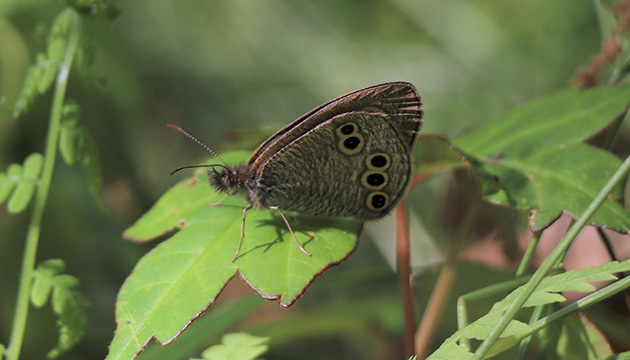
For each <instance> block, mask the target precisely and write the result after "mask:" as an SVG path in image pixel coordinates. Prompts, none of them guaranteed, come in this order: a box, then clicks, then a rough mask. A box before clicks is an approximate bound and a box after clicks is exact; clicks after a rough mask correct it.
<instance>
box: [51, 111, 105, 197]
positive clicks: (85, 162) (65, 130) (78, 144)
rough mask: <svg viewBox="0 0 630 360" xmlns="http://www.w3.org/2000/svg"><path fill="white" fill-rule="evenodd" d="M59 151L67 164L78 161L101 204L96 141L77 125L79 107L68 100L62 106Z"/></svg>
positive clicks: (100, 173) (101, 178) (101, 180)
mask: <svg viewBox="0 0 630 360" xmlns="http://www.w3.org/2000/svg"><path fill="white" fill-rule="evenodd" d="M62 116H63V118H62V120H61V133H60V137H59V151H60V152H61V155H62V157H63V159H64V161H65V162H66V164H68V165H72V164H74V163H75V162H77V161H79V162H80V163H81V166H82V167H83V171H84V172H85V174H86V175H87V178H88V182H89V189H90V193H91V194H92V196H94V199H95V200H96V201H97V202H98V203H99V205H102V200H103V199H102V191H103V177H102V170H101V161H100V156H99V153H98V149H97V147H96V142H95V141H94V139H93V138H92V137H91V136H90V135H89V134H88V132H87V131H86V130H85V129H84V128H83V127H81V126H79V118H80V116H81V108H80V107H79V105H78V104H77V103H76V102H75V101H73V100H68V101H67V102H66V104H65V105H64V107H63V112H62Z"/></svg>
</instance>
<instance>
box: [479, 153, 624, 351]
mask: <svg viewBox="0 0 630 360" xmlns="http://www.w3.org/2000/svg"><path fill="white" fill-rule="evenodd" d="M629 170H630V156H629V157H627V158H626V160H625V161H624V162H623V163H622V164H621V166H620V167H619V169H617V171H616V172H615V173H614V174H613V176H612V177H611V178H610V180H608V183H606V185H605V186H604V187H603V188H602V190H601V191H600V192H599V194H597V196H596V197H595V199H593V201H592V202H591V203H590V204H589V206H588V207H587V208H586V210H585V211H584V212H583V213H582V215H581V216H580V217H579V218H578V219H577V221H575V223H574V224H573V225H572V226H571V228H569V231H567V233H566V234H565V235H564V237H563V238H562V240H560V242H559V243H558V245H556V247H555V248H554V249H553V250H552V251H551V253H549V256H547V258H546V259H545V261H543V263H542V264H541V265H540V267H539V268H538V270H536V272H535V273H534V275H532V278H531V279H530V281H529V282H527V284H525V286H524V287H523V290H522V291H521V292H520V293H519V294H518V296H517V297H516V298H515V299H514V302H513V303H512V304H510V306H509V307H508V308H507V309H506V310H505V313H504V314H503V316H502V317H501V319H499V321H498V322H497V324H496V325H495V326H494V328H493V329H492V331H490V334H489V335H488V337H487V338H486V339H485V340H484V341H483V343H481V345H480V346H479V348H478V349H477V351H476V352H475V354H474V356H473V358H472V359H475V360H480V359H482V358H484V356H485V355H486V354H487V353H488V351H490V349H491V348H492V346H493V345H494V343H495V342H496V341H497V339H498V338H499V336H500V335H501V333H502V332H503V330H505V328H506V327H507V326H508V324H509V323H510V321H511V320H512V319H513V318H514V316H515V315H516V313H517V312H518V311H519V310H520V309H521V307H522V306H523V304H524V303H525V301H526V300H527V298H528V297H529V296H530V295H531V293H532V292H533V291H534V289H535V288H536V286H538V284H540V282H541V281H542V280H543V279H544V278H545V276H547V273H549V271H550V270H551V268H552V267H554V266H555V264H556V263H557V262H558V260H559V259H560V258H561V257H562V256H563V255H564V253H565V252H566V250H567V249H568V248H569V246H570V245H571V244H572V243H573V240H574V239H575V237H576V236H577V235H578V233H579V232H580V231H581V230H582V228H583V227H584V226H585V225H586V223H587V221H588V220H589V219H590V218H591V216H592V215H593V214H594V213H595V211H596V210H597V209H598V208H599V206H600V205H601V204H602V203H603V202H604V200H606V198H607V196H608V194H609V193H610V192H611V191H612V190H613V188H614V187H615V186H616V185H617V184H618V183H619V182H620V181H621V180H622V179H624V176H625V174H627V173H628V171H629Z"/></svg>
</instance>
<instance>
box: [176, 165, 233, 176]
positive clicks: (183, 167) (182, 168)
mask: <svg viewBox="0 0 630 360" xmlns="http://www.w3.org/2000/svg"><path fill="white" fill-rule="evenodd" d="M215 166H222V167H224V168H226V169H227V166H225V165H223V164H204V165H186V166H182V167H178V168H177V169H175V170H173V171H171V173H170V174H169V175H173V174H175V173H176V172H178V171H180V170H184V169H192V168H200V167H211V168H214V167H215Z"/></svg>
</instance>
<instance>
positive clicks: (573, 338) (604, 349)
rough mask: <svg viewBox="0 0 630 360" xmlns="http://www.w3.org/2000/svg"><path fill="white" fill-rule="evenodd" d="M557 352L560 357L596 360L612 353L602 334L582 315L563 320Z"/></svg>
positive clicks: (572, 359) (576, 359)
mask: <svg viewBox="0 0 630 360" xmlns="http://www.w3.org/2000/svg"><path fill="white" fill-rule="evenodd" d="M562 325H563V326H562V330H561V333H560V338H559V339H558V349H557V353H558V356H559V357H560V358H561V359H571V360H596V359H601V358H603V357H605V356H610V355H614V353H613V351H612V350H611V348H610V345H609V344H608V341H607V340H606V338H605V337H604V335H603V334H602V333H601V332H600V331H599V329H597V328H596V327H595V325H593V323H591V322H590V321H588V319H587V318H585V317H584V316H580V317H569V318H566V319H565V320H564V321H563V324H562Z"/></svg>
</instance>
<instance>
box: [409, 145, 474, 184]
mask: <svg viewBox="0 0 630 360" xmlns="http://www.w3.org/2000/svg"><path fill="white" fill-rule="evenodd" d="M414 162H415V163H416V166H415V173H416V174H419V175H423V176H428V175H430V174H433V173H436V172H441V171H445V170H448V169H453V168H460V167H465V166H467V162H466V160H465V157H464V156H463V155H462V154H460V153H459V152H458V151H457V149H455V148H454V147H453V144H451V143H450V142H449V140H448V139H446V138H444V137H441V136H436V135H420V136H419V137H418V141H417V143H416V147H415V149H414Z"/></svg>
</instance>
